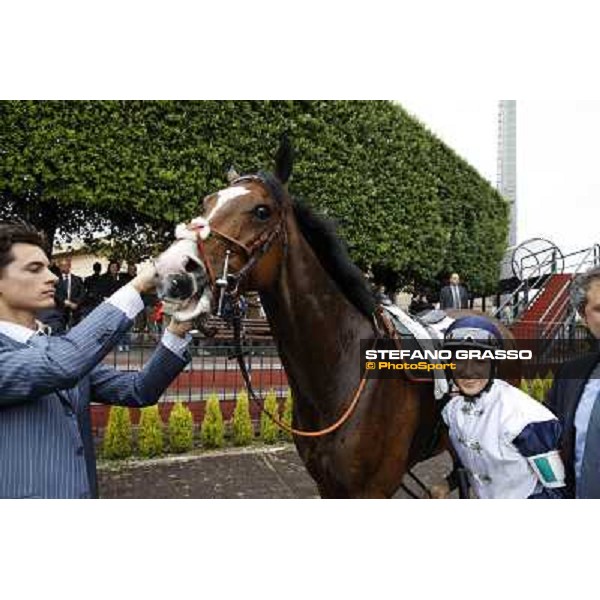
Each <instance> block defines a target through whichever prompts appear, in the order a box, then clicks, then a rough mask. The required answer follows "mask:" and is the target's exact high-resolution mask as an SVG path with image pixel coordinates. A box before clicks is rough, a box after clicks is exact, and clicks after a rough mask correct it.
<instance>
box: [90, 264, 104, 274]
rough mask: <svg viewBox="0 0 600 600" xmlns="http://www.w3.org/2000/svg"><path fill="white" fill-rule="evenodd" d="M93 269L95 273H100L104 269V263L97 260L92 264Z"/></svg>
mask: <svg viewBox="0 0 600 600" xmlns="http://www.w3.org/2000/svg"><path fill="white" fill-rule="evenodd" d="M92 269H93V271H94V273H100V271H102V265H101V264H100V263H99V262H95V263H94V264H93V265H92Z"/></svg>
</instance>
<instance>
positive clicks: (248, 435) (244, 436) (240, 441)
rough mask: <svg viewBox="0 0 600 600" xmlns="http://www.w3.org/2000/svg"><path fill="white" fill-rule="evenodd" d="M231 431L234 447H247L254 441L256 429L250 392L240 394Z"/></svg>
mask: <svg viewBox="0 0 600 600" xmlns="http://www.w3.org/2000/svg"><path fill="white" fill-rule="evenodd" d="M231 429H232V441H233V445H234V446H247V445H248V444H251V443H252V440H254V427H253V425H252V419H251V418H250V402H249V400H248V392H246V391H245V390H241V391H240V392H238V395H237V398H236V402H235V410H234V411H233V418H232V423H231Z"/></svg>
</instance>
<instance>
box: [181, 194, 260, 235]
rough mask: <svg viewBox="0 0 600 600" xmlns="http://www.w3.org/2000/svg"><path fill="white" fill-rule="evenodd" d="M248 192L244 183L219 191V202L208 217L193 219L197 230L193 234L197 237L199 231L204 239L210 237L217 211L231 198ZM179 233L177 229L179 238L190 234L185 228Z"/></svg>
mask: <svg viewBox="0 0 600 600" xmlns="http://www.w3.org/2000/svg"><path fill="white" fill-rule="evenodd" d="M248 193H250V190H249V189H248V188H245V187H244V186H243V185H235V186H233V187H230V188H226V189H224V190H221V191H220V192H217V202H216V204H215V205H214V206H213V208H212V210H211V211H210V213H208V215H206V217H196V218H195V219H192V225H193V226H194V228H195V231H194V233H193V234H192V235H193V236H194V237H195V236H196V232H197V233H198V235H199V236H200V238H201V239H202V240H205V239H206V238H208V236H209V235H210V220H211V219H212V218H213V217H214V216H215V215H216V214H217V212H219V210H221V209H222V208H223V207H224V206H225V205H226V204H227V203H228V202H229V201H230V200H233V199H234V198H239V197H240V196H243V195H245V194H248ZM179 233H180V234H179V235H178V234H177V231H176V233H175V235H176V237H178V238H182V237H187V236H188V234H187V233H186V232H184V231H183V230H182V231H180V232H179Z"/></svg>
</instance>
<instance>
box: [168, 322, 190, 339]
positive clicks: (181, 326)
mask: <svg viewBox="0 0 600 600" xmlns="http://www.w3.org/2000/svg"><path fill="white" fill-rule="evenodd" d="M193 328H194V321H193V320H191V321H177V320H176V319H171V322H170V323H169V326H168V327H167V331H170V332H171V333H174V334H175V335H177V336H179V337H181V338H183V337H185V334H186V333H188V331H190V330H191V329H193Z"/></svg>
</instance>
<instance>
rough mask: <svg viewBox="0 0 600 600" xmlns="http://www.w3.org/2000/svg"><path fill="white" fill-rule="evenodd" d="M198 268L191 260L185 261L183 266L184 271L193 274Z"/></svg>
mask: <svg viewBox="0 0 600 600" xmlns="http://www.w3.org/2000/svg"><path fill="white" fill-rule="evenodd" d="M199 268H200V265H199V264H198V263H197V262H196V261H195V260H192V259H191V258H188V260H187V261H186V263H185V265H184V269H185V270H186V272H188V273H193V272H194V271H197V270H198V269H199Z"/></svg>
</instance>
